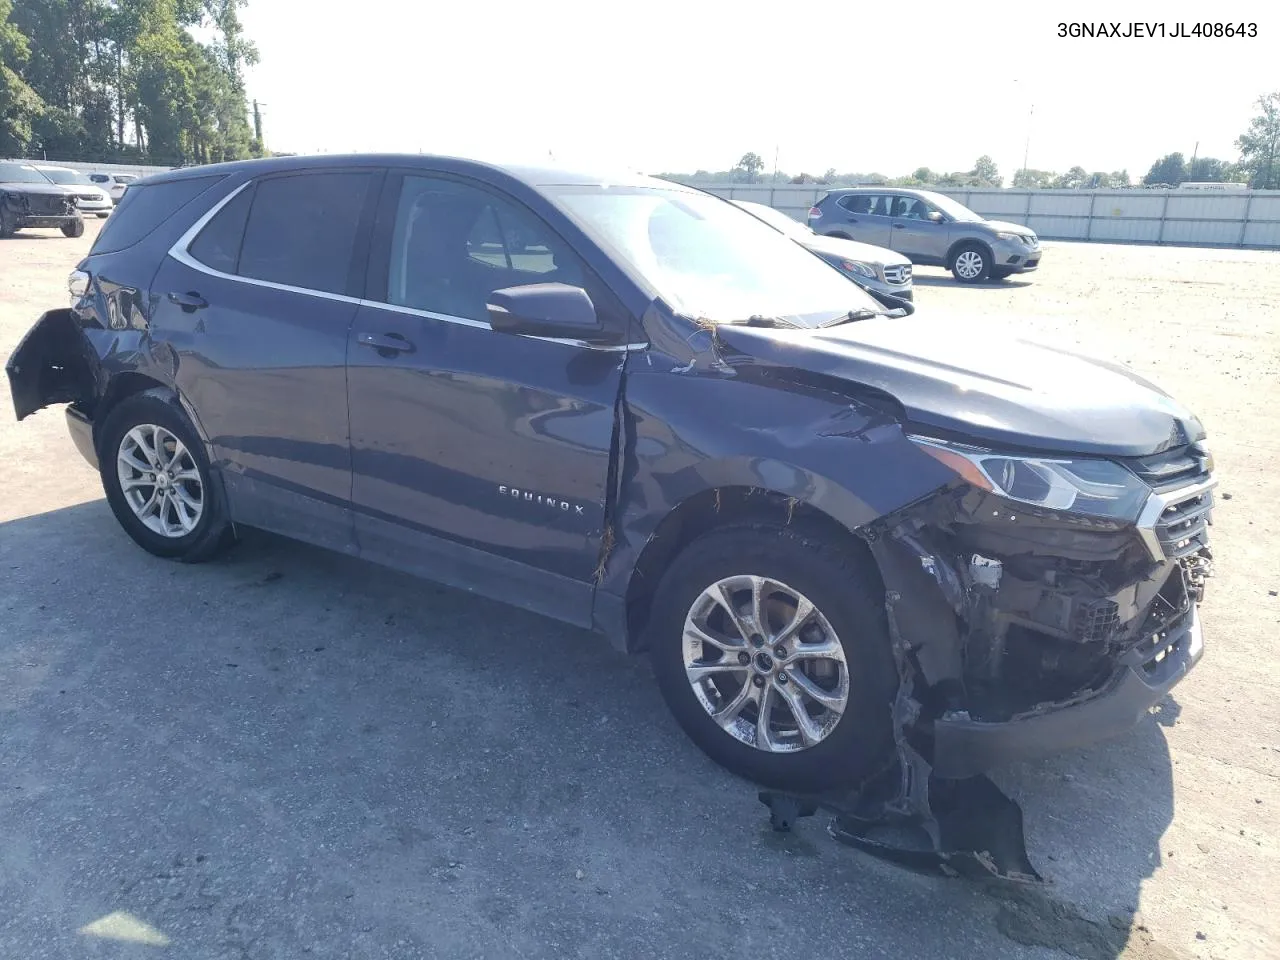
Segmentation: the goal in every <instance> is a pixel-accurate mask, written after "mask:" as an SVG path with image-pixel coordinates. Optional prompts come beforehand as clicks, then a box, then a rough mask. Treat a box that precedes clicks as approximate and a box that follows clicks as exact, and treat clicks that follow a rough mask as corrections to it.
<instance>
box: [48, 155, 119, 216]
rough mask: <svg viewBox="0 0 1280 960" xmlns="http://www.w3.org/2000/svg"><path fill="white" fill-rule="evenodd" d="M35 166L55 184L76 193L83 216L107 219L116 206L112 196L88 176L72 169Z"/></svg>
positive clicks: (77, 205) (78, 206)
mask: <svg viewBox="0 0 1280 960" xmlns="http://www.w3.org/2000/svg"><path fill="white" fill-rule="evenodd" d="M34 166H35V168H36V169H37V170H39V171H40V172H41V173H43V174H44V175H45V176H46V177H48V178H49V179H50V180H52V181H53V182H54V183H58V184H61V185H62V186H64V187H69V188H70V189H72V190H73V191H75V195H76V208H77V209H78V210H79V211H80V212H81V213H82V214H86V215H87V214H90V213H92V214H96V215H97V216H99V217H106V216H108V215H109V214H110V213H111V210H112V208H113V207H114V206H115V204H114V203H112V201H111V195H110V194H109V193H107V191H106V190H104V189H103V188H102V187H100V186H98V184H96V183H94V182H93V181H92V180H91V179H89V175H88V174H85V173H81V172H80V171H79V170H72V169H71V168H70V167H50V166H46V165H45V164H42V163H37V164H34Z"/></svg>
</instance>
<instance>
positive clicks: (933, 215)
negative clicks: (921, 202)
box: [925, 210, 942, 223]
mask: <svg viewBox="0 0 1280 960" xmlns="http://www.w3.org/2000/svg"><path fill="white" fill-rule="evenodd" d="M925 219H926V220H932V221H933V222H934V223H941V222H942V214H941V213H939V212H938V211H937V210H930V211H929V213H928V215H927V216H926V217H925Z"/></svg>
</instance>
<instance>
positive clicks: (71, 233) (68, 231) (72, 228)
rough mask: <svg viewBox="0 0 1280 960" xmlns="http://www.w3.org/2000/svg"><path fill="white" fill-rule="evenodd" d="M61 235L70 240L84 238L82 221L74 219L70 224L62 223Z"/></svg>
mask: <svg viewBox="0 0 1280 960" xmlns="http://www.w3.org/2000/svg"><path fill="white" fill-rule="evenodd" d="M62 235H63V236H64V237H70V238H72V239H74V238H76V237H82V236H84V220H83V219H82V218H80V217H76V219H75V220H73V221H72V222H71V223H64V224H63V225H62Z"/></svg>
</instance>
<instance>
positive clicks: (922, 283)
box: [911, 272, 1033, 291]
mask: <svg viewBox="0 0 1280 960" xmlns="http://www.w3.org/2000/svg"><path fill="white" fill-rule="evenodd" d="M911 283H912V285H913V286H916V287H955V288H956V289H957V290H976V291H982V290H988V291H990V290H1006V289H1008V288H1010V287H1029V286H1031V285H1032V283H1033V281H1031V280H1022V279H1019V278H1016V277H1006V278H1005V279H1004V280H984V281H982V282H981V283H961V282H960V281H958V280H956V279H955V278H954V277H952V276H951V275H950V274H936V275H935V274H928V273H918V272H917V273H916V274H914V276H912V278H911Z"/></svg>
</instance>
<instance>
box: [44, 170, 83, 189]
mask: <svg viewBox="0 0 1280 960" xmlns="http://www.w3.org/2000/svg"><path fill="white" fill-rule="evenodd" d="M40 172H41V173H43V174H44V175H45V176H46V177H48V178H49V179H50V180H52V181H53V182H54V183H87V184H90V185H92V184H93V181H92V180H90V179H89V178H88V177H87V176H85V175H84V174H83V173H80V172H79V171H77V170H50V169H48V168H46V169H44V170H41V171H40Z"/></svg>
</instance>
